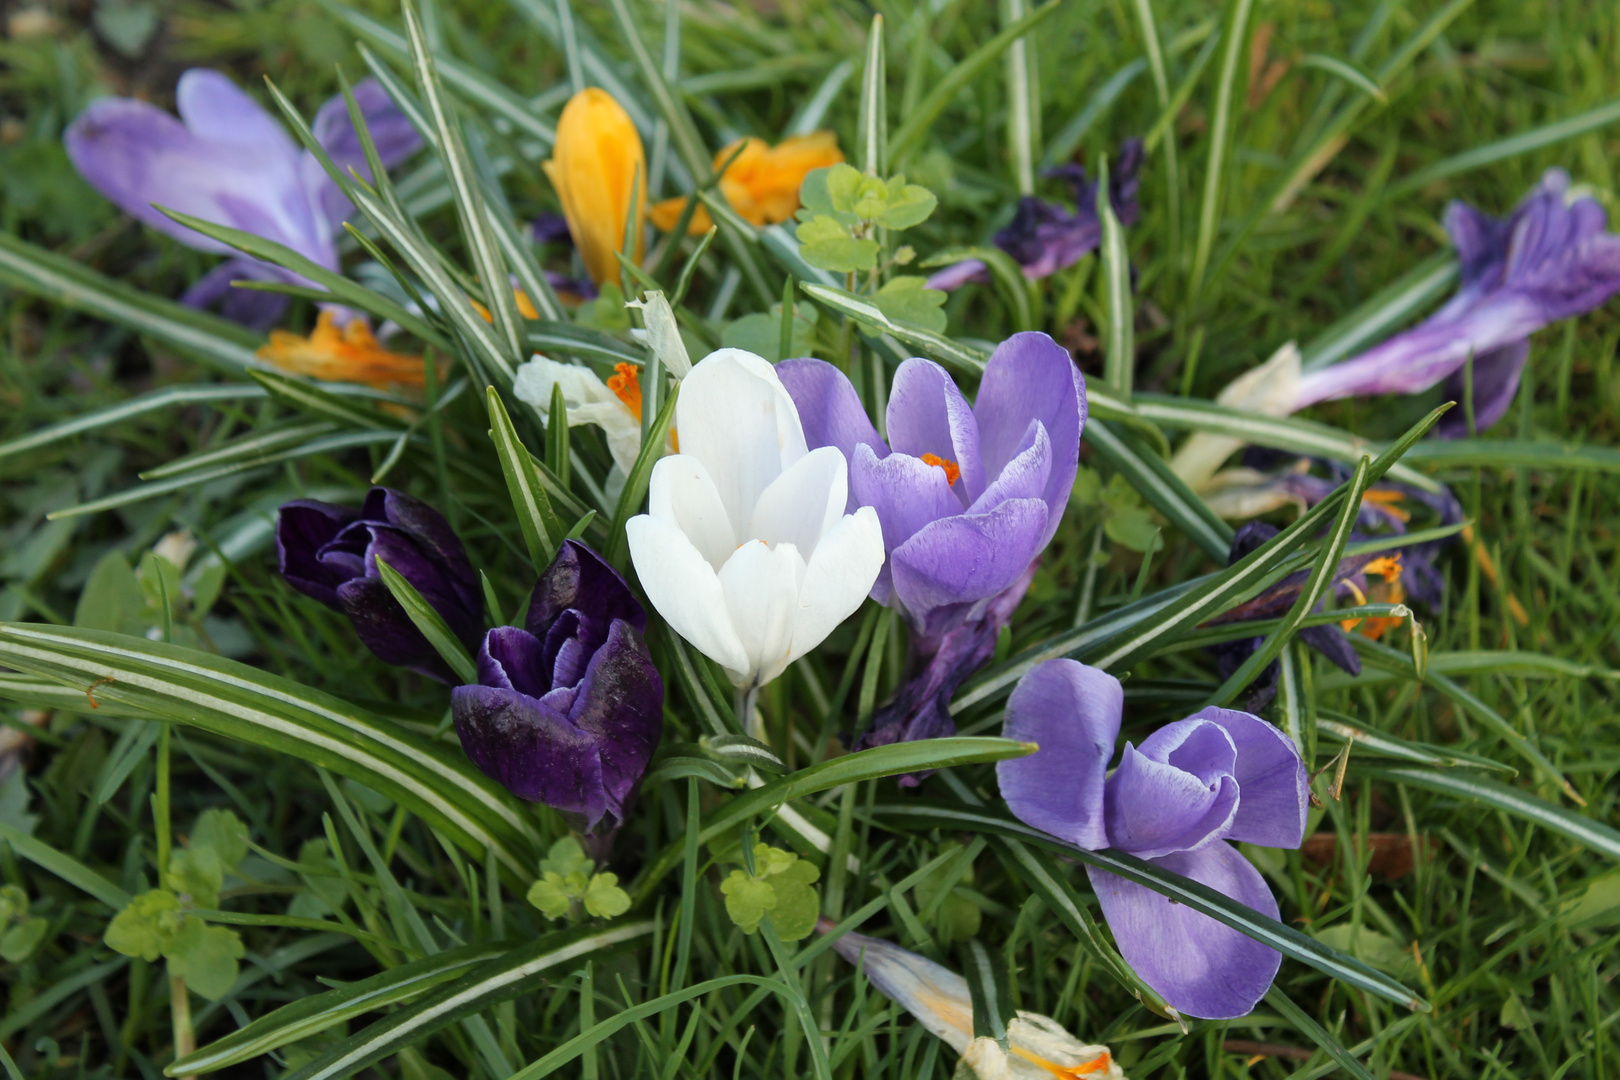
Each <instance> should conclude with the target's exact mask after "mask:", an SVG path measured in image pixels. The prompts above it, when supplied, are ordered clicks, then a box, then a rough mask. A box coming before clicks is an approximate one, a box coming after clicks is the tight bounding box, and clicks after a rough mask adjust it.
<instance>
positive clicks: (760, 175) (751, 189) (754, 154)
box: [652, 131, 844, 236]
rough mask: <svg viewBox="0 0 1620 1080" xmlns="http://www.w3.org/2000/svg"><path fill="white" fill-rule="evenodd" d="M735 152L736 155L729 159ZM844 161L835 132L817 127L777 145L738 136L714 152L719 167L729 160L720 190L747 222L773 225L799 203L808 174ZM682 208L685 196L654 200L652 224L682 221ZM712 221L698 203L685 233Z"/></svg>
mask: <svg viewBox="0 0 1620 1080" xmlns="http://www.w3.org/2000/svg"><path fill="white" fill-rule="evenodd" d="M739 146H740V147H741V152H740V153H739V152H738V147H739ZM734 154H735V155H736V160H732V155H734ZM843 160H844V155H843V153H842V152H840V151H839V149H838V136H837V135H835V134H833V133H832V132H830V131H818V132H816V133H815V134H813V135H795V136H793V137H791V138H787V139H783V140H782V141H781V142H779V143H777V144H776V145H775V146H766V145H765V140H763V139H758V138H752V137H750V138H748V139H741V140H738V141H737V142H734V143H732V144H731V145H730V146H727V147H726V148H725V149H723V150H721V151H720V152H719V153H718V154H716V155H714V168H715V170H716V171H718V170H719V169H720V168H721V167H722V166H725V165H726V162H728V161H730V162H731V164H730V166H729V167H727V168H726V172H725V175H724V176H723V177H721V179H720V192H721V194H723V195H724V196H725V197H726V202H727V203H729V204H730V205H731V208H732V209H733V210H735V211H736V212H737V213H738V214H740V215H741V216H742V217H743V218H744V219H745V220H747V221H748V222H749V224H751V225H774V224H776V223H777V222H779V221H786V220H787V219H788V218H790V217H792V216H793V212H794V211H795V210H797V209H798V208H799V187H800V185H802V184H803V183H804V177H805V174H806V173H809V172H810V171H812V170H814V169H820V168H824V167H826V166H828V165H837V164H838V163H839V162H841V161H843ZM685 207H686V196H684V195H682V196H678V197H676V198H673V199H665V200H664V201H663V202H661V203H657V204H655V205H654V206H653V208H652V221H653V224H654V225H656V226H658V227H659V228H660V229H662V230H663V231H665V232H669V231H670V230H671V229H673V228H675V226H676V225H677V224H679V223H680V218H681V211H682V210H684V209H685ZM712 224H713V222H712V221H711V220H710V218H709V212H708V210H707V209H705V208H704V207H703V206H702V205H701V204H700V205H699V206H698V208H697V210H696V212H694V213H693V214H692V222H691V224H690V225H689V226H688V227H687V233H688V234H689V235H692V236H701V235H702V234H704V233H706V232H708V231H709V228H710V227H711V225H712Z"/></svg>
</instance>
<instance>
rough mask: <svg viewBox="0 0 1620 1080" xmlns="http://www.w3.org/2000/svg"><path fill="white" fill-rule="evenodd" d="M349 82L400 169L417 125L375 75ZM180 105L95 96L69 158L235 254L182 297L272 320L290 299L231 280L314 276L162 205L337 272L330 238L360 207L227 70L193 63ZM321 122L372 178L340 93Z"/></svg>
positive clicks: (336, 154) (191, 237) (215, 247)
mask: <svg viewBox="0 0 1620 1080" xmlns="http://www.w3.org/2000/svg"><path fill="white" fill-rule="evenodd" d="M353 92H354V97H355V101H356V102H357V103H358V104H359V106H360V110H361V113H362V114H363V115H364V117H365V120H366V127H367V129H368V130H369V131H370V132H371V137H372V139H373V140H374V142H375V143H376V146H377V153H378V156H379V157H380V158H381V159H382V162H383V164H384V165H385V166H387V167H390V168H391V167H393V166H394V165H396V164H398V163H399V162H401V161H403V160H404V159H405V158H406V157H408V156H410V154H411V153H413V152H414V151H415V150H416V148H417V147H418V146H420V145H421V138H420V136H419V135H418V134H417V132H416V129H415V128H414V127H412V126H411V123H410V121H409V120H407V119H406V118H405V116H404V114H402V113H401V112H400V111H399V110H398V109H396V108H395V107H394V103H393V102H392V101H391V100H390V99H389V97H388V94H387V93H386V92H385V91H384V90H383V88H382V87H381V86H379V85H378V84H377V83H376V81H374V80H372V79H365V80H363V81H361V82H360V83H357V84H356V85H355V87H354V91H353ZM175 104H176V107H177V108H178V110H179V113H180V116H179V118H178V119H176V118H175V117H174V116H171V115H170V114H168V113H166V112H164V111H163V110H162V109H159V108H158V107H157V106H155V105H152V104H150V103H148V102H145V101H137V100H135V99H133V98H103V99H101V100H100V101H96V102H92V103H91V105H90V107H89V108H87V109H85V111H84V112H83V113H81V114H79V117H78V118H77V119H76V120H74V121H73V123H72V124H71V125H69V127H68V129H67V134H66V135H65V136H64V141H65V142H66V144H67V152H68V156H69V157H70V158H71V159H72V160H73V164H74V167H75V168H77V169H78V170H79V172H80V174H81V175H83V176H84V178H85V179H86V180H88V181H89V182H90V183H91V185H92V186H94V187H95V188H96V189H97V190H98V191H100V192H101V193H102V194H103V195H105V196H106V197H107V198H108V199H110V200H112V201H113V202H114V203H117V204H118V206H119V207H120V208H122V209H123V210H124V211H125V212H126V213H128V214H130V215H131V216H133V217H136V218H138V219H140V220H141V221H143V222H145V223H146V224H148V225H150V226H152V227H153V228H154V229H157V230H158V231H160V232H164V233H167V234H168V235H170V236H172V237H174V238H175V239H176V240H179V241H180V242H181V243H182V244H185V245H186V246H187V247H191V248H195V249H197V250H198V251H207V252H217V253H219V254H222V255H229V256H231V258H229V259H228V260H227V261H225V262H224V263H221V264H220V265H219V266H217V267H215V268H214V269H213V270H212V271H210V272H209V273H208V274H206V275H205V276H204V277H203V278H202V279H201V280H199V281H198V282H197V283H196V284H194V285H192V286H191V288H190V289H188V290H187V291H186V294H185V296H184V298H183V299H184V302H185V303H187V304H190V305H192V306H193V307H205V306H208V305H211V304H214V303H216V302H220V301H223V309H224V312H225V314H226V315H227V316H228V317H230V318H232V319H236V320H237V321H239V322H243V323H247V324H248V325H250V326H255V327H258V328H260V329H263V328H265V327H268V326H270V325H271V324H273V323H274V322H275V321H276V320H277V319H278V318H280V316H281V313H282V311H283V310H285V308H286V306H287V298H286V297H285V296H281V295H278V294H275V293H262V292H257V291H253V290H244V289H232V288H231V282H233V281H241V280H247V281H276V282H285V283H289V284H295V285H304V286H312V285H313V284H314V283H313V282H310V281H307V280H305V279H304V278H302V277H300V276H298V275H297V274H294V273H292V272H290V271H288V270H284V269H282V268H281V267H279V266H274V265H272V264H270V263H267V262H262V261H260V260H258V259H253V258H249V257H247V256H244V255H242V254H241V253H240V252H238V251H237V250H236V249H235V248H232V247H229V246H228V245H226V244H223V243H220V242H219V241H217V240H214V239H211V238H209V237H207V236H204V235H203V234H201V233H199V232H196V231H195V230H193V229H188V228H186V227H185V226H184V225H181V224H179V223H178V222H176V221H174V220H173V219H172V218H170V217H168V216H167V215H166V214H164V213H163V212H162V211H160V210H158V209H157V207H159V206H162V207H166V208H168V209H170V210H177V211H179V212H181V213H184V214H189V215H191V216H193V217H198V218H202V219H203V220H205V221H210V222H213V223H215V224H219V225H227V226H230V227H231V228H235V229H241V230H243V231H244V232H250V233H253V234H254V235H256V236H262V237H264V238H265V239H268V240H274V241H276V242H277V243H280V244H284V245H286V246H287V247H289V248H291V249H292V250H294V251H296V252H298V253H299V254H300V255H303V256H304V257H305V258H308V259H310V260H311V261H312V262H316V263H319V264H320V265H321V266H324V267H326V268H327V269H329V270H336V269H337V268H338V253H337V245H336V243H335V240H334V237H335V235H336V234H337V233H338V232H339V231H340V230H341V228H342V223H343V219H344V217H346V216H347V215H348V214H349V213H350V212H351V211H352V210H353V209H354V208H353V206H352V204H351V203H350V202H349V200H348V198H347V197H345V196H344V194H343V193H342V191H340V190H339V189H338V186H337V185H336V184H335V183H333V182H332V179H331V177H329V176H327V174H326V172H325V170H324V169H322V168H321V165H320V163H319V162H318V161H316V160H315V156H314V155H313V154H311V153H309V152H308V151H307V150H300V149H299V147H298V145H297V144H296V143H295V142H294V141H293V140H292V138H291V137H290V136H289V135H288V134H287V132H286V131H285V130H284V129H283V128H282V126H281V125H280V124H279V123H277V122H276V120H275V119H274V118H273V117H271V115H270V114H269V113H268V112H266V111H265V110H264V109H263V108H262V107H261V106H260V105H259V104H258V102H256V101H254V100H253V99H252V98H251V97H249V96H248V95H247V94H246V93H244V92H243V91H242V90H241V88H239V87H238V86H237V85H236V84H235V83H233V82H231V80H230V79H228V78H227V77H226V76H224V75H223V74H221V73H220V72H218V71H212V70H209V69H207V68H193V69H191V70H190V71H187V72H186V73H185V74H184V75H182V76H180V83H179V85H178V86H177V87H176V89H175ZM313 131H314V133H315V137H316V139H318V140H319V141H320V143H321V145H322V146H323V147H325V148H326V151H327V153H328V154H330V155H331V157H332V160H333V161H334V162H335V163H336V164H337V166H338V167H339V168H340V169H344V170H349V169H353V170H355V171H356V172H358V173H359V174H360V175H361V176H363V177H367V178H369V177H370V175H371V174H370V171H369V169H368V168H367V165H366V159H365V154H364V153H363V152H362V150H361V147H360V138H359V136H358V135H357V134H356V132H355V130H354V127H353V125H352V124H351V123H350V121H349V112H348V106H347V104H346V103H345V102H344V100H343V97H342V95H339V96H337V97H334V98H332V99H331V100H329V101H327V102H326V104H324V105H322V106H321V109H320V111H319V112H318V113H316V114H315V123H314V125H313Z"/></svg>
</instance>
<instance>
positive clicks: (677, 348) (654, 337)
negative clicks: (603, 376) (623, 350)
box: [624, 290, 692, 379]
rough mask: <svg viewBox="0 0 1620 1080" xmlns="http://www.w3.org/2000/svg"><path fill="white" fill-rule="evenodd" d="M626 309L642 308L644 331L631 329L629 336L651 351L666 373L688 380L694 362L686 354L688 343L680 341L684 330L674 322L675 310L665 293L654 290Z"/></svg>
mask: <svg viewBox="0 0 1620 1080" xmlns="http://www.w3.org/2000/svg"><path fill="white" fill-rule="evenodd" d="M624 306H625V307H633V308H639V309H640V310H641V321H642V322H644V323H646V324H647V328H646V329H645V330H632V331H630V336H631V337H633V338H635V339H636V340H637V341H639V342H641V343H642V344H643V345H645V346H646V347H647V348H648V349H650V350H652V353H653V355H654V356H656V357H658V362H659V363H660V364H663V365H664V370H666V371H668V372H669V373H670V374H671V375H674V376H675V377H676V378H677V379H684V378H686V373H687V372H689V371H691V370H692V361H691V358H689V357H688V356H687V355H686V342H684V341H682V340H681V328H680V326H679V325H678V324H677V323H676V322H675V311H674V309H672V308H671V307H670V306H669V301H668V300H666V299H665V298H664V294H663V293H661V292H658V291H656V290H655V291H653V292H650V293H648V294H647V296H646V299H644V300H631V301H628V302H627V303H626V304H625V305H624Z"/></svg>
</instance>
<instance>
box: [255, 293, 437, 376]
mask: <svg viewBox="0 0 1620 1080" xmlns="http://www.w3.org/2000/svg"><path fill="white" fill-rule="evenodd" d="M258 355H259V359H261V360H263V361H265V362H266V363H269V364H273V365H274V366H276V367H278V368H280V369H281V370H282V371H285V372H289V373H290V374H293V375H308V376H309V377H311V378H314V379H321V380H324V381H326V382H352V383H361V384H363V385H366V386H372V387H376V388H377V389H379V390H392V389H396V388H400V387H408V388H413V389H414V388H416V387H420V386H423V385H424V384H425V383H426V382H427V372H426V370H425V362H424V361H423V360H422V358H421V357H420V356H406V355H404V354H402V353H396V352H390V351H388V350H387V349H385V348H383V346H382V343H381V342H379V341H378V340H377V338H376V335H374V334H373V333H372V332H371V324H370V323H369V322H367V321H366V317H365V316H364V315H356V316H354V317H353V318H351V319H350V320H349V322H348V323H347V325H345V326H342V327H339V326H338V323H337V314H336V312H335V311H333V310H332V309H330V308H329V309H326V310H324V311H322V312H321V313H320V315H319V316H318V317H317V318H316V320H315V329H314V330H312V331H310V334H309V336H308V337H301V336H300V335H298V334H294V333H290V332H288V331H286V330H272V331H271V332H270V340H269V342H268V343H266V344H264V345H261V346H260V347H259V354H258Z"/></svg>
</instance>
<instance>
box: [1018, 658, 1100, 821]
mask: <svg viewBox="0 0 1620 1080" xmlns="http://www.w3.org/2000/svg"><path fill="white" fill-rule="evenodd" d="M1124 707H1125V691H1124V690H1123V689H1122V688H1121V687H1120V685H1119V680H1118V679H1116V678H1114V677H1113V676H1112V675H1110V674H1108V673H1107V672H1106V671H1103V670H1101V669H1100V668H1094V667H1090V666H1088V665H1086V664H1082V663H1079V662H1078V661H1074V660H1048V661H1046V662H1045V663H1043V664H1037V665H1036V666H1035V667H1034V668H1032V669H1031V670H1030V672H1029V674H1027V675H1025V676H1024V677H1023V678H1022V679H1020V680H1018V685H1017V686H1016V687H1014V689H1013V692H1012V696H1010V697H1009V698H1008V699H1007V719H1006V721H1005V723H1004V724H1003V725H1002V729H1001V732H1002V735H1003V736H1004V737H1005V738H1008V739H1017V740H1018V741H1019V742H1026V743H1035V744H1036V745H1038V746H1039V747H1040V750H1038V751H1037V752H1035V753H1033V754H1030V755H1028V756H1026V757H1021V758H1010V759H1008V760H1006V761H1001V762H997V763H996V783H997V784H999V785H1000V787H1001V797H1002V798H1004V799H1006V800H1007V806H1008V808H1009V809H1011V810H1012V812H1013V813H1014V814H1016V815H1017V816H1018V819H1019V820H1020V821H1024V822H1027V823H1029V824H1030V825H1033V826H1035V827H1036V828H1037V829H1040V830H1041V831H1042V832H1048V833H1051V834H1052V835H1053V836H1056V837H1059V838H1060V839H1063V840H1067V841H1069V842H1070V843H1073V844H1076V845H1078V846H1080V847H1083V848H1086V849H1088V850H1093V851H1095V850H1099V849H1101V848H1105V847H1107V846H1108V832H1107V827H1106V824H1105V817H1104V809H1103V793H1104V785H1105V781H1106V778H1107V775H1108V762H1109V760H1110V759H1111V758H1112V757H1113V756H1114V740H1115V739H1117V738H1118V737H1119V722H1120V717H1121V715H1122V713H1123V711H1124Z"/></svg>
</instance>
